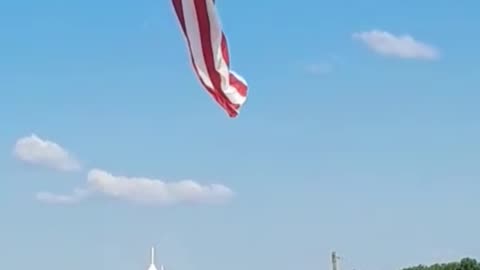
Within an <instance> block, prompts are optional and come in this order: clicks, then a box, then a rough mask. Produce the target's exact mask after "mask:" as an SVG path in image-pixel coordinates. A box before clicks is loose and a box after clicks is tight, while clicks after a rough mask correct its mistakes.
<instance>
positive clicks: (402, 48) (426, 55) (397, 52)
mask: <svg viewBox="0 0 480 270" xmlns="http://www.w3.org/2000/svg"><path fill="white" fill-rule="evenodd" d="M353 38H354V39H356V40H359V41H362V42H363V43H365V44H366V45H367V46H368V47H369V48H370V49H371V50H373V51H375V52H376V53H379V54H382V55H385V56H394V57H399V58H406V59H425V60H434V59H437V58H438V57H439V52H438V50H437V49H436V48H434V47H433V46H431V45H429V44H426V43H423V42H421V41H418V40H415V39H414V38H413V37H412V36H410V35H400V36H395V35H393V34H391V33H388V32H385V31H380V30H372V31H369V32H360V33H354V34H353Z"/></svg>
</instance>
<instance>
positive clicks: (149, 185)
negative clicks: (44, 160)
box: [36, 169, 233, 206]
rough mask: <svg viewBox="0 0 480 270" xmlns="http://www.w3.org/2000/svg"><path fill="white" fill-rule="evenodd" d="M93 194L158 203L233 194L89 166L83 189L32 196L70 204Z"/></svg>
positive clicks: (214, 199)
mask: <svg viewBox="0 0 480 270" xmlns="http://www.w3.org/2000/svg"><path fill="white" fill-rule="evenodd" d="M93 194H98V195H103V196H106V197H109V198H113V199H118V200H125V201H130V202H134V203H142V204H152V205H160V206H167V205H175V204H180V203H194V204H201V203H222V202H225V201H227V200H229V199H230V198H231V197H232V196H233V192H232V190H230V189H229V188H228V187H226V186H223V185H218V184H213V185H201V184H199V183H197V182H194V181H191V180H183V181H178V182H164V181H161V180H157V179H150V178H145V177H126V176H115V175H112V174H111V173H109V172H106V171H103V170H98V169H93V170H91V171H90V172H89V173H88V175H87V188H85V189H76V190H74V192H73V193H72V194H69V195H59V194H53V193H50V192H40V193H37V196H36V198H37V199H38V200H39V201H42V202H45V203H52V204H72V203H78V202H80V201H82V200H83V199H86V198H87V197H88V196H90V195H93Z"/></svg>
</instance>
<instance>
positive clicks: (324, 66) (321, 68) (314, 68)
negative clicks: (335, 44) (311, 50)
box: [307, 63, 333, 75]
mask: <svg viewBox="0 0 480 270" xmlns="http://www.w3.org/2000/svg"><path fill="white" fill-rule="evenodd" d="M307 71H308V72H309V73H311V74H313V75H322V74H326V73H330V72H332V71H333V66H332V65H331V64H328V63H317V64H310V65H308V66H307Z"/></svg>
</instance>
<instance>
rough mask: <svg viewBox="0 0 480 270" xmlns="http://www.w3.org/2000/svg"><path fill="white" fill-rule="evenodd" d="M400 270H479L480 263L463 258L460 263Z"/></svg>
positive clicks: (419, 266)
mask: <svg viewBox="0 0 480 270" xmlns="http://www.w3.org/2000/svg"><path fill="white" fill-rule="evenodd" d="M402 270H480V263H479V262H477V260H475V259H472V258H464V259H462V260H460V262H450V263H442V264H433V265H429V266H426V265H418V266H413V267H408V268H404V269H402Z"/></svg>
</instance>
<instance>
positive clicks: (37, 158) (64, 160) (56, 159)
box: [13, 134, 81, 171]
mask: <svg viewBox="0 0 480 270" xmlns="http://www.w3.org/2000/svg"><path fill="white" fill-rule="evenodd" d="M13 153H14V155H15V157H16V158H18V159H20V160H21V161H23V162H26V163H29V164H34V165H41V166H46V167H48V168H51V169H55V170H59V171H76V170H79V169H80V167H81V166H80V163H79V162H78V161H77V160H75V158H73V157H72V155H71V154H70V153H68V151H67V150H65V149H63V148H62V147H61V146H60V145H58V144H56V143H54V142H52V141H48V140H43V139H41V138H39V137H38V136H37V135H35V134H32V135H30V136H28V137H23V138H20V139H18V140H17V142H16V144H15V146H14V150H13Z"/></svg>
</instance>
